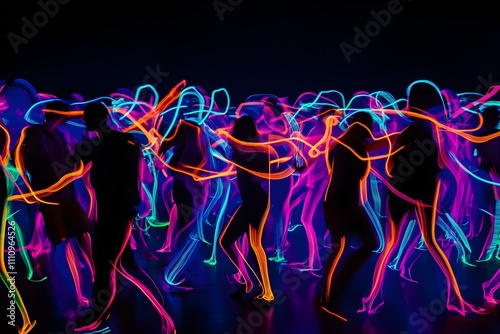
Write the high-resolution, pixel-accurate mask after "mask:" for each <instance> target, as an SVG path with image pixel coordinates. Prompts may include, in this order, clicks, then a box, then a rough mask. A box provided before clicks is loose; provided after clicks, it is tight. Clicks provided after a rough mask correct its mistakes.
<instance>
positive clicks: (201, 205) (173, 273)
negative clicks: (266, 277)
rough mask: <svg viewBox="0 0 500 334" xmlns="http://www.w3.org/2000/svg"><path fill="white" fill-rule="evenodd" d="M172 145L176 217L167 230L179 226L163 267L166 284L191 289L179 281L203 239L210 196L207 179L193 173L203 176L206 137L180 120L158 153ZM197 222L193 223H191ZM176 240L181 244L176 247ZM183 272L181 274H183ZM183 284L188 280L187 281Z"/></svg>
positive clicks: (171, 160)
mask: <svg viewBox="0 0 500 334" xmlns="http://www.w3.org/2000/svg"><path fill="white" fill-rule="evenodd" d="M171 148H173V155H172V157H171V158H170V160H169V166H170V167H171V174H172V179H173V182H172V199H173V201H174V203H175V207H176V210H177V219H176V220H175V221H174V222H173V223H172V224H171V225H170V226H169V233H173V230H174V229H175V228H176V227H178V229H179V231H178V233H177V235H176V237H175V239H174V245H173V246H175V248H178V251H177V252H176V254H175V255H174V257H173V258H172V260H171V261H170V263H169V264H168V266H167V268H166V269H165V275H164V276H165V280H166V282H167V284H169V285H171V286H172V288H175V289H185V288H187V289H191V287H189V286H185V285H184V286H181V285H180V284H179V283H181V282H184V281H186V277H185V275H184V274H181V277H178V276H179V274H180V273H181V271H182V270H183V269H184V268H185V267H186V266H187V265H188V264H190V262H191V261H192V260H193V259H194V255H195V254H196V251H197V249H198V247H199V244H200V243H199V241H205V239H204V236H203V225H205V219H204V218H205V216H204V210H205V203H206V200H207V198H208V196H209V194H208V189H207V186H208V185H209V183H208V182H207V181H198V180H196V179H195V177H196V176H202V173H200V169H202V168H204V166H205V165H206V164H207V161H208V159H207V147H206V138H205V134H204V132H203V130H202V129H201V127H200V126H199V125H198V124H197V123H195V122H193V121H188V120H180V121H179V123H178V125H177V127H176V129H175V132H174V133H173V135H172V136H171V137H169V138H167V139H166V140H164V141H163V142H162V145H161V146H160V149H159V154H160V155H163V154H165V152H166V151H168V150H170V149H171ZM195 223H196V225H194V224H195ZM179 243H182V244H183V247H182V248H180V247H177V246H178V244H179ZM182 276H184V277H182ZM185 284H189V283H188V282H186V283H185Z"/></svg>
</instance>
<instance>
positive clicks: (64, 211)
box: [22, 101, 91, 255]
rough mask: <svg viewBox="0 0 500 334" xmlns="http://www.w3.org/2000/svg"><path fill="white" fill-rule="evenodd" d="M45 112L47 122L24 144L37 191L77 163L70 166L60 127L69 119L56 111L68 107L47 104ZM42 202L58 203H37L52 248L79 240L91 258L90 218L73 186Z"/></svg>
mask: <svg viewBox="0 0 500 334" xmlns="http://www.w3.org/2000/svg"><path fill="white" fill-rule="evenodd" d="M46 110H48V112H46V113H45V122H44V123H42V124H37V125H33V126H30V127H28V129H27V130H26V136H25V137H24V140H23V142H22V144H23V160H24V167H25V168H26V170H27V171H28V172H29V175H30V184H31V187H32V189H33V190H34V191H38V190H44V189H47V188H49V187H50V186H52V185H54V184H56V183H57V182H58V181H59V180H60V179H61V177H63V176H64V175H65V174H66V173H68V172H70V171H74V170H75V169H76V167H77V165H76V161H75V163H74V164H72V165H68V161H69V159H68V157H69V156H70V153H69V149H68V145H67V143H66V140H65V138H64V135H63V134H62V133H61V131H59V130H58V128H57V127H58V125H62V124H64V122H65V121H66V117H65V116H64V115H63V114H58V113H57V112H59V113H64V112H67V111H68V110H69V106H68V105H67V104H66V103H65V102H62V101H51V102H49V103H47V106H46ZM61 166H63V167H64V168H62V167H61ZM42 200H43V201H44V202H49V203H57V205H54V204H47V203H44V202H40V203H38V208H39V210H40V213H41V214H42V216H43V220H44V224H45V231H46V233H47V237H48V239H49V240H50V242H51V243H52V246H57V245H58V244H59V243H61V242H62V241H64V240H67V239H69V238H72V237H77V238H79V239H80V244H81V245H82V246H83V247H84V249H85V250H87V253H88V254H89V255H90V239H89V238H88V237H89V232H90V226H91V225H90V219H89V218H88V216H87V214H86V212H85V211H84V210H83V207H82V206H81V205H80V203H79V202H78V200H77V197H76V193H75V188H74V185H73V183H69V184H68V185H66V186H64V187H63V188H61V189H60V190H58V191H55V192H53V193H51V194H50V195H49V196H44V197H42Z"/></svg>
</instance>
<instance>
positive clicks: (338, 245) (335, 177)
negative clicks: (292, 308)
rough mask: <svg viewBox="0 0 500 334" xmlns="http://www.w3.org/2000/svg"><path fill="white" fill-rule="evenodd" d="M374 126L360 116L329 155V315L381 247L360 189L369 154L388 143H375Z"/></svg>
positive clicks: (326, 293) (325, 209) (364, 115)
mask: <svg viewBox="0 0 500 334" xmlns="http://www.w3.org/2000/svg"><path fill="white" fill-rule="evenodd" d="M372 123H373V120H372V116H371V115H370V114H369V113H367V112H361V111H358V112H356V113H355V114H354V115H353V116H352V123H351V125H350V126H349V128H347V130H346V131H345V132H344V133H343V134H342V135H341V136H340V138H338V142H337V143H336V144H335V146H334V147H333V148H332V149H331V150H330V153H329V154H330V159H331V164H332V172H331V178H330V183H329V184H328V188H327V191H326V195H325V199H324V202H323V212H324V217H325V224H326V227H327V228H328V230H329V231H330V234H331V241H332V251H331V253H330V256H329V257H328V259H327V260H326V263H325V266H324V272H325V278H324V288H323V294H322V297H321V301H320V303H321V306H323V307H324V308H326V309H327V310H329V311H336V310H338V308H339V306H340V305H339V303H340V300H341V296H342V293H343V292H344V291H345V288H346V287H347V285H348V284H349V282H350V281H351V280H352V278H353V276H354V275H355V274H356V272H357V271H358V270H360V268H361V267H362V266H363V264H364V263H365V262H366V261H367V260H368V259H369V258H370V256H371V255H372V252H373V250H375V249H376V247H377V245H378V241H377V238H376V235H375V232H374V229H373V226H372V223H371V221H370V219H369V217H368V215H367V213H366V212H365V210H364V208H363V206H362V201H361V197H360V196H361V195H360V188H361V186H362V183H364V182H366V177H367V175H368V171H369V169H370V162H369V160H368V159H369V152H370V151H372V150H375V149H378V148H380V147H382V146H383V145H385V144H386V143H387V139H385V138H381V139H378V140H376V141H373V140H371V131H372V128H373V125H372ZM352 237H357V238H358V239H359V242H360V243H361V244H360V246H359V247H357V248H356V250H355V251H354V252H352V254H350V255H347V253H346V252H344V250H345V248H346V243H347V241H348V240H347V239H348V238H349V239H350V238H352ZM349 241H350V242H351V243H352V242H353V240H349ZM340 261H342V262H345V263H341V262H340ZM337 265H339V268H338V269H337Z"/></svg>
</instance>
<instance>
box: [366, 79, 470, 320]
mask: <svg viewBox="0 0 500 334" xmlns="http://www.w3.org/2000/svg"><path fill="white" fill-rule="evenodd" d="M408 92H409V94H408V106H407V110H408V111H410V112H413V113H414V115H411V114H410V115H409V117H410V118H411V120H412V123H411V124H410V125H409V126H408V127H406V128H405V129H404V130H403V131H402V132H401V133H400V134H399V136H398V138H397V139H396V142H395V144H394V147H393V150H394V152H397V153H395V154H394V155H393V156H392V159H391V162H390V164H389V166H390V168H389V179H388V181H389V183H390V184H391V186H392V189H391V191H390V192H389V194H388V212H389V226H388V229H389V232H390V233H388V234H389V237H388V240H387V241H386V249H384V251H383V253H382V254H381V256H380V257H379V261H378V263H377V265H376V268H375V273H374V279H373V282H374V284H373V286H372V290H371V292H370V295H369V296H368V297H367V298H363V310H366V309H367V310H368V312H369V313H374V312H376V310H377V308H378V307H380V306H382V305H383V301H382V302H381V303H380V304H379V305H377V306H375V307H373V303H374V301H375V299H376V298H377V296H378V295H379V294H381V293H382V283H383V279H382V278H383V276H384V273H385V271H386V270H387V262H388V260H389V257H390V256H391V254H392V252H393V250H394V249H395V245H397V244H398V242H397V241H396V238H397V236H398V235H400V233H399V232H400V229H402V228H404V227H405V224H403V223H407V222H408V218H409V217H406V219H405V216H406V215H407V214H408V215H413V216H415V217H416V218H417V221H418V224H419V227H420V232H421V233H422V237H423V239H424V242H425V246H426V248H427V250H428V251H429V253H430V254H431V256H432V258H433V259H434V261H435V262H436V264H437V265H438V266H439V268H440V269H441V271H442V272H443V274H444V275H445V278H446V281H447V285H448V300H447V307H448V309H449V310H450V311H452V310H453V311H457V312H459V313H460V314H462V315H464V314H465V312H467V311H474V312H476V311H479V309H477V308H475V307H474V306H472V305H470V304H468V303H466V302H465V301H464V300H463V299H462V297H461V293H460V289H459V288H458V284H457V281H456V278H455V276H454V274H453V269H452V268H451V265H450V263H449V261H448V259H447V257H446V255H445V254H444V253H443V251H442V250H441V248H440V246H439V244H438V242H437V240H436V236H435V227H436V222H435V220H436V219H435V214H436V211H437V206H438V203H437V199H438V197H439V186H440V181H439V176H438V173H439V172H440V171H441V169H442V168H441V166H444V162H442V163H440V161H439V160H440V157H439V152H440V147H439V146H438V142H437V140H436V139H435V138H437V136H439V129H438V128H437V126H436V125H435V124H434V123H433V122H432V121H431V120H428V119H423V118H421V117H418V115H422V116H425V115H426V116H427V117H432V114H433V111H432V110H431V109H434V108H438V109H435V110H439V108H441V109H442V103H443V102H442V99H441V95H440V91H439V89H438V88H436V87H435V86H433V85H431V84H429V83H427V82H424V81H419V82H416V83H413V84H412V86H410V87H409V90H408ZM398 150H399V151H398ZM452 302H454V303H455V304H454V305H452Z"/></svg>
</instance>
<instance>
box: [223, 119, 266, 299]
mask: <svg viewBox="0 0 500 334" xmlns="http://www.w3.org/2000/svg"><path fill="white" fill-rule="evenodd" d="M232 137H233V138H234V139H231V140H230V145H231V147H232V149H233V154H232V161H233V162H234V163H235V164H236V167H237V185H238V190H239V192H240V196H241V205H240V206H239V207H238V209H237V210H236V212H235V213H234V215H233V217H232V219H231V220H230V221H229V223H228V224H227V226H226V228H225V229H224V231H223V232H222V234H221V237H220V239H219V243H220V245H221V247H222V249H223V250H224V252H225V253H226V254H227V256H228V257H229V259H230V260H231V262H232V263H233V264H234V265H235V266H236V268H237V269H238V272H239V273H240V274H241V275H242V277H243V280H244V284H242V285H241V286H240V287H239V288H238V289H236V291H235V292H234V293H232V294H231V296H232V297H242V296H243V295H244V294H245V293H249V292H251V290H252V289H253V286H254V284H253V282H252V281H251V279H250V277H249V276H247V274H246V270H242V269H240V267H239V263H243V262H244V263H246V264H247V265H248V266H250V264H249V263H248V262H247V261H246V260H245V259H241V258H240V257H241V254H242V253H241V251H240V250H239V249H238V244H237V241H238V239H239V238H240V237H241V236H243V235H246V236H247V237H248V239H249V242H250V246H251V249H252V251H253V255H255V260H256V261H257V263H258V266H259V271H260V277H258V280H259V284H260V285H261V288H262V291H261V292H259V293H258V294H257V295H256V297H257V298H259V299H264V300H267V301H271V300H273V299H274V295H273V292H272V290H271V287H270V280H269V274H268V269H267V259H266V254H265V251H264V248H263V247H262V229H263V228H264V225H265V221H266V218H267V215H268V212H269V196H268V194H267V192H266V191H265V190H264V188H263V187H262V185H261V183H262V181H263V180H264V179H263V178H261V177H258V176H256V175H254V174H253V173H252V172H251V171H255V172H259V173H268V172H269V168H270V167H269V156H268V154H267V153H265V152H262V151H260V152H257V151H256V150H255V148H253V152H252V148H251V147H245V144H247V145H248V144H249V143H258V142H259V137H258V133H257V128H256V125H255V122H254V120H253V118H252V117H250V116H241V117H240V118H238V119H237V120H236V121H235V123H234V125H233V130H232ZM254 272H255V271H254Z"/></svg>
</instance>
